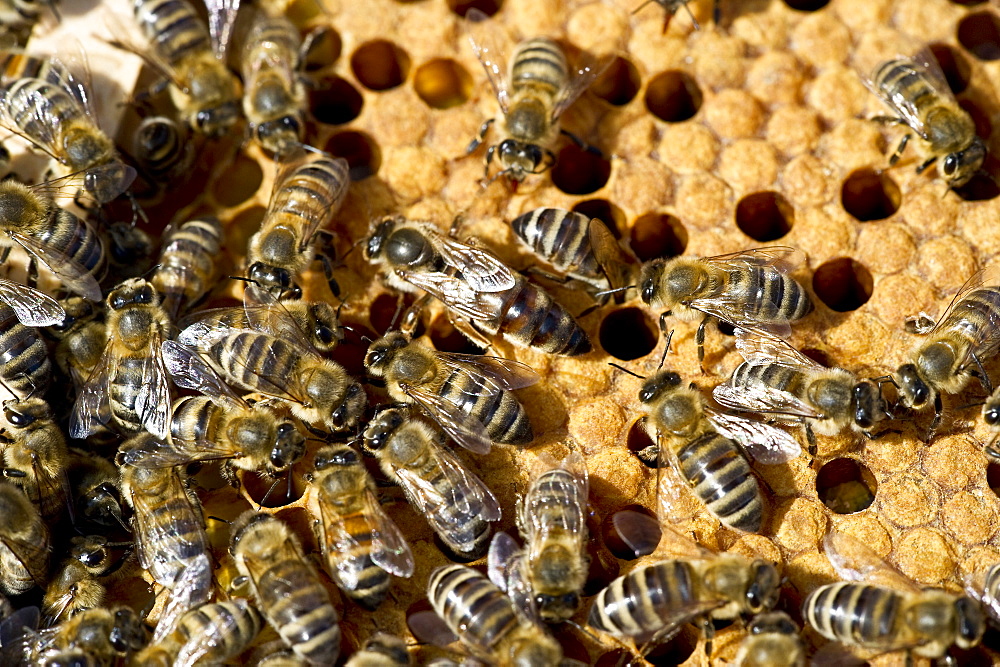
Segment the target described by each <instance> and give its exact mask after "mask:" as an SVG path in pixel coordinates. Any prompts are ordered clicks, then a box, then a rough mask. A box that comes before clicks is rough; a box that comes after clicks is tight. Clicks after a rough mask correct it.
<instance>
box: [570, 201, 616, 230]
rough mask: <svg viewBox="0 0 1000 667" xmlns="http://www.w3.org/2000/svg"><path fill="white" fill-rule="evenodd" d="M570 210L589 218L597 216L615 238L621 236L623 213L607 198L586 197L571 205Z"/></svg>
mask: <svg viewBox="0 0 1000 667" xmlns="http://www.w3.org/2000/svg"><path fill="white" fill-rule="evenodd" d="M572 211H573V212H574V213H580V214H582V215H585V216H587V217H590V218H597V219H598V220H600V221H601V222H603V223H604V224H605V225H607V227H608V229H609V230H611V233H612V234H614V235H615V238H616V239H617V238H621V235H622V233H621V226H622V225H624V224H625V214H624V213H623V212H622V210H621V209H620V208H618V207H617V206H615V205H614V204H612V203H611V202H609V201H608V200H607V199H587V200H586V201H581V202H577V203H576V204H574V205H573V208H572Z"/></svg>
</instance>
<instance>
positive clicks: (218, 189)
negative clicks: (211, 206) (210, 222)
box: [212, 156, 264, 206]
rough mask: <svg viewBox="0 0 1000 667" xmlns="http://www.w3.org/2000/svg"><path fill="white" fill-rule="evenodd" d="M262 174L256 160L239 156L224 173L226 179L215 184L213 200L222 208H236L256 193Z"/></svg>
mask: <svg viewBox="0 0 1000 667" xmlns="http://www.w3.org/2000/svg"><path fill="white" fill-rule="evenodd" d="M263 180H264V172H263V171H261V169H260V165H259V164H257V161H256V160H251V159H250V158H247V157H243V156H240V157H239V158H238V159H237V160H236V161H235V162H234V163H233V165H232V166H231V167H229V169H228V170H227V172H226V178H224V179H220V180H218V181H216V182H215V186H214V187H213V189H212V192H213V194H214V195H215V200H216V201H217V202H219V203H220V204H222V205H223V206H236V205H237V204H241V203H242V202H245V201H246V200H247V199H250V197H252V196H253V195H254V193H255V192H257V188H259V187H260V184H261V181H263Z"/></svg>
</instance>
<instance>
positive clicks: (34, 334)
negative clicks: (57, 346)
mask: <svg viewBox="0 0 1000 667" xmlns="http://www.w3.org/2000/svg"><path fill="white" fill-rule="evenodd" d="M0 352H2V354H0V384H2V386H3V388H4V389H6V390H7V391H8V392H9V393H10V394H13V395H14V397H16V398H17V399H19V400H25V399H27V398H28V397H30V396H32V395H35V394H44V393H45V391H46V390H47V389H48V388H49V383H51V382H52V363H51V362H50V361H49V352H48V349H47V348H46V347H45V341H43V340H42V337H41V336H40V335H39V334H38V329H36V328H35V327H31V326H25V325H23V324H21V322H20V321H18V318H17V313H16V312H15V311H14V309H12V308H10V307H9V306H7V305H6V304H4V303H0Z"/></svg>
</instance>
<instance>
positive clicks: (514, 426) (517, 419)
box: [440, 370, 535, 445]
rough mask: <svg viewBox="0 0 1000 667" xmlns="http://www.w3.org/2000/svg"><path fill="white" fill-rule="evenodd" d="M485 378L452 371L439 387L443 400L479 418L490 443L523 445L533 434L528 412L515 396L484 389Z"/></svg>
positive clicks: (504, 391)
mask: <svg viewBox="0 0 1000 667" xmlns="http://www.w3.org/2000/svg"><path fill="white" fill-rule="evenodd" d="M485 382H486V378H484V377H477V376H475V375H470V374H469V373H466V372H464V371H462V370H455V371H453V372H452V373H451V375H449V376H448V378H447V379H446V380H445V382H444V384H443V385H442V386H441V390H440V394H441V396H442V398H445V399H447V400H448V401H449V402H451V403H454V404H455V405H457V406H458V407H459V408H460V409H461V410H462V411H463V412H465V413H466V414H470V415H472V416H473V417H475V418H476V419H478V420H479V421H480V422H482V424H483V425H484V426H485V427H486V433H487V435H489V436H490V439H491V440H493V442H500V443H504V444H508V445H526V444H528V443H529V442H531V441H532V440H533V439H534V437H535V434H534V432H533V431H532V429H531V422H529V421H528V413H527V412H526V411H525V409H524V406H523V405H521V403H520V401H518V400H517V399H516V398H514V395H513V394H512V393H511V392H509V391H507V390H505V389H497V390H495V391H490V390H486V389H484V383H485Z"/></svg>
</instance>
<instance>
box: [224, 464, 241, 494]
mask: <svg viewBox="0 0 1000 667" xmlns="http://www.w3.org/2000/svg"><path fill="white" fill-rule="evenodd" d="M219 477H221V478H222V479H224V480H225V481H226V483H227V484H229V486H231V487H233V488H234V489H239V488H240V478H239V477H237V476H236V470H234V469H233V466H231V465H223V466H221V467H220V468H219Z"/></svg>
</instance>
